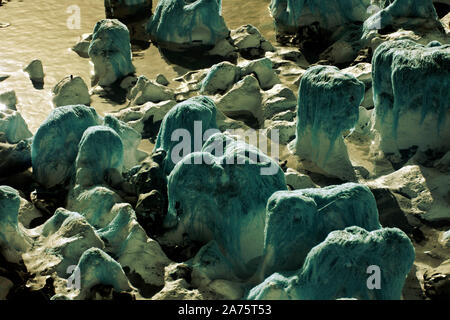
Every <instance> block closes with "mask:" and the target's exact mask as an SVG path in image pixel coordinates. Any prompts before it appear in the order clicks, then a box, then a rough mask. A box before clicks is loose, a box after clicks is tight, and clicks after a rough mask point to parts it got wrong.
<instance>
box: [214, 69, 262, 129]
mask: <svg viewBox="0 0 450 320" xmlns="http://www.w3.org/2000/svg"><path fill="white" fill-rule="evenodd" d="M261 102H262V94H261V89H260V87H259V84H258V80H256V78H255V77H254V76H251V75H248V76H245V77H244V78H243V79H242V80H240V81H239V82H237V83H236V84H235V85H234V86H233V87H232V88H231V89H230V91H228V92H227V93H226V94H225V95H223V96H222V97H221V98H219V100H218V101H217V108H218V109H219V110H220V111H222V112H223V113H224V114H225V115H226V116H228V117H231V118H236V117H239V116H241V117H242V116H244V117H245V116H247V117H248V116H249V115H250V116H251V117H253V118H254V119H256V122H257V123H258V124H261V123H262V116H263V115H262V108H261Z"/></svg>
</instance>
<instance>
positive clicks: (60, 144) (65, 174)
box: [31, 105, 101, 188]
mask: <svg viewBox="0 0 450 320" xmlns="http://www.w3.org/2000/svg"><path fill="white" fill-rule="evenodd" d="M100 123H101V119H100V117H99V116H98V115H97V112H96V111H95V109H94V108H90V107H86V106H84V105H75V106H63V107H60V108H57V109H54V110H52V112H51V113H50V115H49V116H48V117H47V119H46V120H45V121H44V123H43V124H41V126H40V127H39V129H38V130H37V132H36V134H35V135H34V137H33V143H32V147H31V161H32V165H33V175H34V178H35V179H36V181H37V182H39V183H40V184H42V185H43V186H45V187H47V188H50V187H53V186H55V185H59V184H63V183H65V182H67V180H68V179H70V178H72V176H73V175H74V174H75V159H76V157H77V154H78V144H79V142H80V140H81V137H82V136H83V133H84V131H85V130H86V129H87V128H89V127H91V126H95V125H98V124H100Z"/></svg>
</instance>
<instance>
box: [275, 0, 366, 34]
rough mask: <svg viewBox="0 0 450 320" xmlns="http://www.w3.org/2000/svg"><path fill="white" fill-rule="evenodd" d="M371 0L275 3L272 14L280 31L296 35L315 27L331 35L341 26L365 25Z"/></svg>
mask: <svg viewBox="0 0 450 320" xmlns="http://www.w3.org/2000/svg"><path fill="white" fill-rule="evenodd" d="M371 2H372V1H370V0H342V1H334V0H319V1H313V2H309V1H304V0H292V1H290V0H272V1H271V3H270V6H269V10H270V13H271V15H272V17H273V18H274V19H275V26H276V29H277V32H278V33H280V34H285V33H288V34H293V33H296V32H297V31H298V29H299V28H300V27H305V26H311V25H316V26H317V27H318V28H320V29H323V30H325V31H327V32H329V33H332V32H334V31H335V30H336V29H337V28H338V27H340V26H342V25H345V24H349V23H358V22H363V21H364V20H365V19H366V18H367V17H369V15H370V11H369V10H368V8H369V7H370V5H371Z"/></svg>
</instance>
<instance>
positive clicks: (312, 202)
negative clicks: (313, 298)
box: [257, 183, 381, 281]
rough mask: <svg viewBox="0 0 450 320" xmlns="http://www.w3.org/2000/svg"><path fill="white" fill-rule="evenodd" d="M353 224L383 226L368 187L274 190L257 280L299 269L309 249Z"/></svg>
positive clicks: (347, 185)
mask: <svg viewBox="0 0 450 320" xmlns="http://www.w3.org/2000/svg"><path fill="white" fill-rule="evenodd" d="M351 226H359V227H361V228H364V229H366V230H368V231H372V230H376V229H380V228H381V225H380V223H379V220H378V210H377V204H376V201H375V198H374V196H373V194H372V192H371V191H370V190H369V188H367V187H366V186H363V185H360V184H356V183H346V184H343V185H338V186H329V187H325V188H319V189H303V190H295V191H278V192H275V193H274V194H273V195H272V196H271V197H270V198H269V200H268V201H267V221H266V228H265V232H264V259H263V260H262V263H261V265H260V270H259V274H258V275H257V277H259V278H258V280H259V281H261V280H263V279H264V278H265V277H266V276H268V275H270V274H272V273H274V272H279V271H294V270H297V269H299V268H300V267H301V266H302V265H303V262H304V259H305V258H306V256H307V254H308V253H309V251H310V250H311V249H312V248H313V247H314V246H316V245H317V244H319V243H320V242H322V241H323V240H325V238H326V237H327V235H328V234H329V233H330V232H331V231H334V230H343V229H345V228H346V227H351ZM293 252H295V254H292V253H293Z"/></svg>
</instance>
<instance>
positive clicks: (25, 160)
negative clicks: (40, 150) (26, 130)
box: [0, 140, 31, 177]
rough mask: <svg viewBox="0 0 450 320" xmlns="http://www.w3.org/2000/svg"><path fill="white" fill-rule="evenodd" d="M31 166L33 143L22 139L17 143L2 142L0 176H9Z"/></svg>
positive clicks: (0, 148)
mask: <svg viewBox="0 0 450 320" xmlns="http://www.w3.org/2000/svg"><path fill="white" fill-rule="evenodd" d="M30 167H31V144H30V142H29V141H27V140H22V141H20V142H18V143H16V144H9V143H2V142H0V176H4V177H6V176H8V175H12V174H15V173H18V172H22V171H25V170H26V169H28V168H30Z"/></svg>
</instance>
